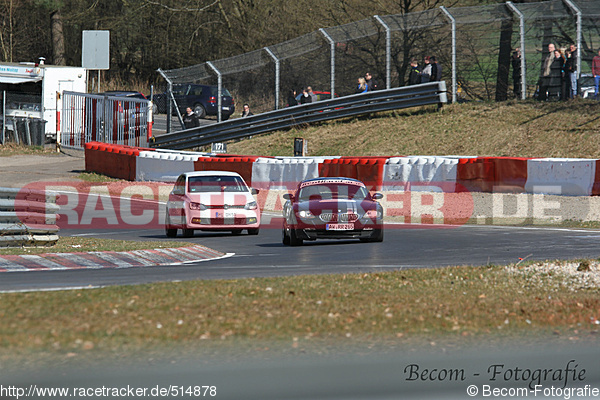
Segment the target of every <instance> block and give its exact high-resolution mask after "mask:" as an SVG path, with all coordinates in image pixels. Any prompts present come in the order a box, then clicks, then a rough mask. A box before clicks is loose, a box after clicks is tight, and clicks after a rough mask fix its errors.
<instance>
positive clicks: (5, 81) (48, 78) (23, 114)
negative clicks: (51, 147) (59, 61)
mask: <svg viewBox="0 0 600 400" xmlns="http://www.w3.org/2000/svg"><path fill="white" fill-rule="evenodd" d="M0 91H1V92H2V93H3V94H4V99H5V100H4V101H5V107H3V110H4V112H3V119H4V121H6V119H7V118H8V119H9V120H10V119H13V120H14V119H15V118H35V119H42V120H44V121H46V122H45V133H46V138H50V139H52V140H56V138H57V135H56V133H57V132H58V131H60V110H62V104H61V95H62V93H63V92H64V91H70V92H80V93H87V73H86V69H85V68H82V67H66V66H60V65H45V64H35V63H20V64H17V63H0ZM9 124H10V122H9ZM3 125H6V122H5V123H4V124H3ZM3 129H4V127H3Z"/></svg>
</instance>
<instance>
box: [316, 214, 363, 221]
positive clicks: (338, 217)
mask: <svg viewBox="0 0 600 400" xmlns="http://www.w3.org/2000/svg"><path fill="white" fill-rule="evenodd" d="M358 218H359V216H358V214H354V213H343V214H342V213H340V214H336V213H321V215H319V219H320V220H321V221H323V222H354V221H357V220H358Z"/></svg>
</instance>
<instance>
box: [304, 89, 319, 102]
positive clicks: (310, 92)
mask: <svg viewBox="0 0 600 400" xmlns="http://www.w3.org/2000/svg"><path fill="white" fill-rule="evenodd" d="M306 90H307V91H308V95H309V96H310V99H311V103H316V102H317V101H319V99H318V98H317V95H316V94H314V92H313V90H312V87H310V86H308V87H307V88H306Z"/></svg>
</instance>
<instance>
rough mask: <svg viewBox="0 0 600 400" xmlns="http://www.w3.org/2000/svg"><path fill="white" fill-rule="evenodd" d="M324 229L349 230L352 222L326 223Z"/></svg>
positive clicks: (351, 227) (352, 227)
mask: <svg viewBox="0 0 600 400" xmlns="http://www.w3.org/2000/svg"><path fill="white" fill-rule="evenodd" d="M325 229H326V230H328V231H351V230H352V229H354V224H327V225H326V226H325Z"/></svg>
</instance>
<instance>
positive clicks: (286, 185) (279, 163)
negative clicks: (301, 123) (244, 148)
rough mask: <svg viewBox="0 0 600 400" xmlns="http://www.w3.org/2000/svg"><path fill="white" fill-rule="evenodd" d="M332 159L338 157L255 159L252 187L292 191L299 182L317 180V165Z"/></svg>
mask: <svg viewBox="0 0 600 400" xmlns="http://www.w3.org/2000/svg"><path fill="white" fill-rule="evenodd" d="M334 158H339V157H306V158H304V157H277V158H262V157H261V158H257V159H256V161H254V163H253V164H252V187H254V188H256V189H271V190H286V189H288V190H292V189H294V188H295V186H296V185H297V184H298V182H300V181H303V180H305V179H312V178H318V177H319V164H320V163H322V162H323V160H330V159H334Z"/></svg>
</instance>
